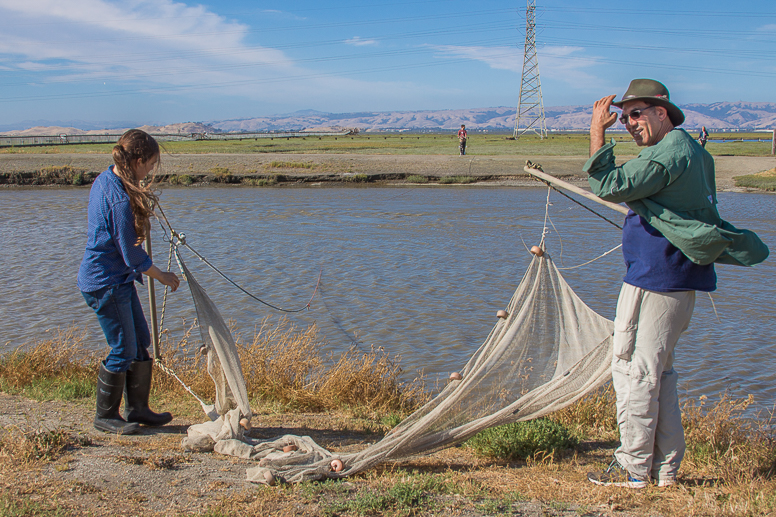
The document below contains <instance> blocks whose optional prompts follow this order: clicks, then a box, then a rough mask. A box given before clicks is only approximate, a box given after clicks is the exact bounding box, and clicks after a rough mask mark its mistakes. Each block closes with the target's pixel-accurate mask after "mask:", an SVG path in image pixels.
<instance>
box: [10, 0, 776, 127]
mask: <svg viewBox="0 0 776 517" xmlns="http://www.w3.org/2000/svg"><path fill="white" fill-rule="evenodd" d="M736 5H737V6H739V7H741V9H740V10H736V8H735V6H736ZM535 12H536V48H537V54H538V58H539V73H540V77H541V86H542V96H543V102H544V105H545V106H546V107H548V106H564V105H580V104H592V103H593V102H594V101H595V100H596V99H598V98H600V97H603V96H604V95H608V94H617V95H618V98H619V97H620V96H621V95H622V94H623V93H624V91H625V89H626V88H627V86H628V82H629V81H630V80H631V79H634V78H639V77H648V78H653V79H658V80H660V81H662V82H663V83H665V84H666V86H668V88H669V90H670V92H671V99H672V100H673V101H674V102H676V103H678V104H689V103H713V102H723V101H749V102H776V87H774V85H775V84H776V0H749V1H746V2H733V3H731V2H729V1H724V2H723V1H722V0H706V1H697V0H683V1H681V2H677V1H675V0H674V1H668V0H653V1H651V2H643V1H642V2H630V1H622V2H611V1H603V0H588V1H585V2H580V1H578V0H536V11H535ZM525 18H526V2H525V0H524V1H519V2H505V1H495V0H476V1H472V0H468V1H459V0H415V1H405V0H395V1H387V0H338V1H329V0H317V1H310V0H285V1H260V0H254V1H251V0H230V1H229V2H223V1H214V0H211V1H204V2H189V1H180V0H177V1H176V0H121V1H115V0H69V1H66V2H63V1H61V0H23V1H22V0H0V126H3V127H8V126H9V125H24V124H25V123H27V124H28V125H29V123H32V122H42V121H45V122H48V123H56V122H62V121H67V122H73V121H81V122H83V123H94V124H103V125H106V126H107V125H110V124H113V125H115V127H122V126H123V127H126V126H128V125H135V126H139V125H143V124H152V125H162V124H171V123H178V122H212V121H219V120H228V119H241V118H251V117H260V116H270V115H278V114H287V113H293V112H296V111H300V110H317V111H322V112H330V113H332V112H333V113H352V112H364V111H369V112H373V111H405V110H443V109H465V108H483V107H497V106H515V107H516V106H517V102H518V98H519V94H520V80H521V76H522V68H523V49H524V45H525ZM18 129H23V127H21V126H20V127H18Z"/></svg>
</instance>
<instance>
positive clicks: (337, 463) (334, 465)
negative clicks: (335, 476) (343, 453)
mask: <svg viewBox="0 0 776 517" xmlns="http://www.w3.org/2000/svg"><path fill="white" fill-rule="evenodd" d="M342 467H344V465H343V464H342V460H331V470H333V471H334V472H339V471H340V470H342Z"/></svg>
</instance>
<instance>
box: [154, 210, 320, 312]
mask: <svg viewBox="0 0 776 517" xmlns="http://www.w3.org/2000/svg"><path fill="white" fill-rule="evenodd" d="M156 208H158V209H159V213H160V214H161V216H162V218H161V219H159V218H157V219H158V220H159V225H160V226H161V228H162V233H163V234H164V238H165V240H166V241H168V242H170V244H173V243H175V248H176V250H177V248H178V247H179V246H185V247H186V248H188V250H189V251H191V252H192V253H193V254H194V255H195V256H196V257H197V258H198V259H199V260H201V261H202V262H204V263H205V264H207V265H208V266H209V267H210V268H211V269H212V270H213V271H215V272H216V273H217V274H218V275H220V276H221V277H222V278H223V279H224V280H226V281H227V282H229V283H230V284H232V285H233V286H234V287H236V288H237V289H239V290H240V291H242V292H243V293H244V294H246V295H247V296H249V297H250V298H253V299H254V300H256V301H257V302H259V303H261V304H263V305H266V306H267V307H269V308H271V309H275V310H276V311H281V312H287V313H297V312H302V311H305V310H309V309H310V305H311V304H312V302H313V299H314V298H315V294H316V293H317V292H318V287H320V284H321V277H322V276H323V268H321V271H320V273H319V274H318V281H317V282H316V284H315V289H313V294H312V296H310V300H309V301H308V302H307V303H306V304H305V305H304V306H302V307H299V308H296V309H284V308H283V307H278V306H277V305H274V304H271V303H269V302H267V301H264V300H262V299H261V298H259V297H258V296H256V295H254V294H253V293H251V292H249V291H247V290H246V289H245V288H243V287H242V286H241V285H239V284H238V283H237V282H235V281H234V280H232V279H231V278H229V276H227V275H226V274H224V273H223V272H222V271H221V270H220V269H218V268H217V267H216V266H214V265H213V264H211V263H210V261H208V260H207V259H206V258H205V257H203V256H202V255H201V254H200V253H199V252H197V250H195V249H194V248H192V247H191V245H190V244H188V243H187V242H186V234H184V233H182V232H177V231H175V229H173V227H172V225H171V224H170V221H169V220H168V219H167V216H166V215H165V213H164V210H163V209H162V206H161V204H159V203H158V202H157V203H156ZM162 219H163V220H164V223H165V224H166V225H167V227H168V228H169V230H170V236H169V237H168V236H167V231H166V230H165V228H164V225H163V224H162ZM176 241H177V242H176Z"/></svg>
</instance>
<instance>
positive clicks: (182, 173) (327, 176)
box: [0, 153, 776, 190]
mask: <svg viewBox="0 0 776 517" xmlns="http://www.w3.org/2000/svg"><path fill="white" fill-rule="evenodd" d="M627 158H628V157H624V159H627ZM162 160H163V162H162V163H163V168H162V174H161V177H160V179H162V180H166V179H170V177H174V178H173V180H174V181H178V180H177V178H180V177H188V179H187V180H186V181H187V182H188V181H193V182H220V183H239V182H240V181H241V180H242V179H244V178H249V179H254V180H261V179H266V178H273V180H277V179H278V178H279V183H278V184H279V185H293V184H315V183H328V182H348V181H354V180H357V181H366V182H369V183H377V184H392V183H404V182H405V181H406V178H407V177H408V176H413V175H418V176H426V177H428V178H429V180H430V181H432V182H433V181H436V180H439V179H441V178H445V177H452V176H471V177H473V178H476V179H477V181H478V182H489V183H496V184H510V185H523V184H534V183H535V182H534V181H533V180H532V179H530V178H529V177H528V176H527V175H526V174H525V172H524V171H523V166H524V165H525V162H526V160H531V161H534V162H538V163H540V164H541V165H542V167H543V168H544V170H545V171H546V172H548V173H550V174H552V175H554V176H558V177H561V178H564V179H567V180H572V181H574V182H581V183H586V182H585V181H584V180H585V176H584V174H583V173H582V166H583V164H584V163H585V158H584V157H567V156H557V157H555V156H553V157H549V156H546V157H539V158H536V157H531V156H447V155H421V156H417V155H360V154H279V153H276V154H168V155H165V156H164V157H163V158H162ZM715 160H716V163H717V188H718V189H719V190H735V189H736V188H735V183H734V181H733V178H734V177H735V176H741V175H745V174H754V173H757V172H760V171H764V170H767V169H771V168H773V167H774V166H776V158H773V157H748V156H719V157H716V158H715ZM111 163H112V161H111V158H110V155H107V154H77V153H72V154H0V184H28V185H29V184H36V183H37V184H46V183H57V181H52V177H53V176H54V174H48V175H46V174H44V175H43V178H42V179H41V171H53V170H56V169H62V168H68V169H67V170H68V174H69V175H68V176H66V177H65V178H64V179H62V180H61V181H59V183H68V184H72V180H73V175H74V174H78V173H81V174H83V176H84V181H83V182H84V183H89V182H90V181H91V180H92V179H93V178H94V177H95V176H96V175H97V174H99V173H100V172H101V171H103V170H104V169H105V168H106V167H107V166H108V165H110V164H111ZM36 178H37V179H36ZM46 178H48V179H46Z"/></svg>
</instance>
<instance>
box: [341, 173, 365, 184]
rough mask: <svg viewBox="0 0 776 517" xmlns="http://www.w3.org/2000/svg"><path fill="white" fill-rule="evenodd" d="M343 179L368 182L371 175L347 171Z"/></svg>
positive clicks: (352, 181)
mask: <svg viewBox="0 0 776 517" xmlns="http://www.w3.org/2000/svg"><path fill="white" fill-rule="evenodd" d="M342 179H343V180H344V181H347V182H351V183H367V182H368V181H369V176H367V175H366V174H352V173H345V174H343V175H342Z"/></svg>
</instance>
